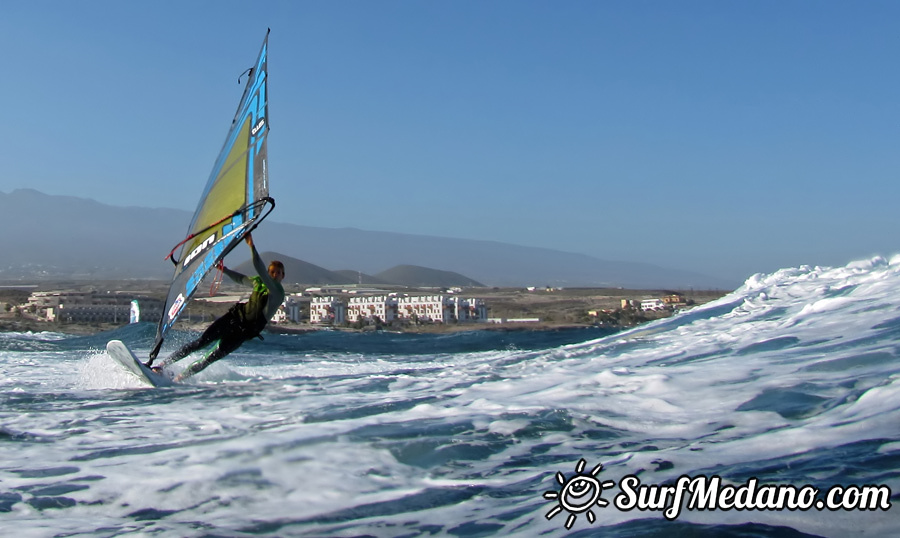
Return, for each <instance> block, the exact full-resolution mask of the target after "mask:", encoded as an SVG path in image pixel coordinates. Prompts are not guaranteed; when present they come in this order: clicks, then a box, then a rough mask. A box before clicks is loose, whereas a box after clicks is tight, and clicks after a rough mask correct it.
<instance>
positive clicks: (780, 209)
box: [0, 0, 900, 282]
mask: <svg viewBox="0 0 900 538" xmlns="http://www.w3.org/2000/svg"><path fill="white" fill-rule="evenodd" d="M898 24H900V3H897V2H863V3H857V2H828V1H819V0H817V1H788V2H785V1H754V2H737V1H734V2H730V1H727V2H722V1H712V0H711V1H705V2H690V1H680V2H669V1H662V0H660V1H629V2H602V1H583V2H549V1H548V2H530V1H521V0H516V1H487V2H483V1H454V2H425V1H391V2H361V1H360V2H302V1H285V2H271V1H260V0H256V1H253V2H229V1H202V2H201V1H184V2H182V1H178V2H175V1H172V2H169V1H160V2H119V1H108V2H107V1H102V2H101V1H82V2H64V1H42V0H36V1H29V2H20V3H18V4H12V3H7V4H4V8H3V16H2V17H0V50H2V51H3V72H4V74H3V84H2V85H0V97H2V99H3V102H5V103H6V104H7V107H6V114H5V115H6V118H5V121H4V125H5V126H6V129H3V130H2V132H0V146H2V148H3V149H2V150H0V170H2V171H0V191H2V192H10V191H12V190H14V189H16V188H22V187H31V188H35V189H38V190H40V191H43V192H45V193H48V194H64V195H75V196H81V197H86V198H93V199H95V200H98V201H100V202H104V203H108V204H113V205H134V206H145V207H171V208H179V209H185V210H189V211H192V210H193V208H194V205H195V203H196V199H197V197H198V195H199V193H200V192H201V191H202V189H203V187H204V185H205V183H206V178H207V176H208V174H209V171H210V168H211V167H212V163H213V160H214V159H215V157H216V154H217V153H218V151H219V148H220V146H221V144H222V141H223V140H224V137H225V134H226V131H227V129H228V125H229V123H230V121H231V118H232V115H233V113H234V109H235V107H236V106H237V101H238V99H239V98H240V94H241V90H242V88H241V87H240V86H239V85H238V84H237V77H238V75H239V74H240V73H241V72H243V71H244V70H245V69H246V68H247V67H249V66H250V65H251V64H252V62H253V61H254V59H255V57H256V54H257V52H258V50H259V46H260V44H261V41H262V39H263V37H264V36H265V32H266V28H271V29H272V33H271V35H270V38H269V44H270V52H269V71H270V74H269V81H270V94H269V106H270V109H269V112H270V125H271V133H270V136H269V166H270V172H271V192H272V195H273V196H274V197H275V198H276V200H277V202H278V207H277V209H276V211H275V213H274V214H273V215H272V217H271V218H272V219H273V220H278V221H282V222H292V223H297V224H306V225H312V226H323V227H330V228H340V227H356V228H361V229H365V230H379V231H394V232H403V233H413V234H424V235H435V236H444V237H459V238H470V239H488V240H496V241H502V242H508V243H515V244H521V245H528V246H540V247H550V248H555V249H559V250H564V251H569V252H580V253H584V254H589V255H592V256H595V257H598V258H601V259H607V260H621V261H637V262H648V263H654V264H657V265H660V266H663V267H672V268H678V269H687V270H693V271H698V272H702V273H705V274H709V275H713V276H718V277H721V278H727V279H731V280H733V281H735V282H740V281H742V280H743V279H745V278H746V277H747V276H749V275H751V274H753V273H756V272H769V271H773V270H776V269H779V268H782V267H791V266H797V265H801V264H810V265H843V264H845V263H847V262H849V261H852V260H855V259H861V258H865V257H869V256H872V255H876V254H880V255H884V256H890V255H893V254H895V253H898V252H900V240H898V234H897V230H898V223H900V222H898V221H900V217H898V214H900V212H898V209H897V205H898V200H900V192H898V191H900V188H898V172H900V152H898V148H900V127H898V126H900V106H898V104H900V99H898V89H900V75H898V69H897V66H898V65H900V32H897V27H898ZM265 248H266V249H270V250H277V248H278V247H277V245H266V246H265ZM301 257H302V256H301Z"/></svg>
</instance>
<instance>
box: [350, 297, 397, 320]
mask: <svg viewBox="0 0 900 538" xmlns="http://www.w3.org/2000/svg"><path fill="white" fill-rule="evenodd" d="M376 317H377V318H378V319H380V320H381V321H382V322H384V323H390V322H392V321H394V320H395V319H397V298H396V297H391V296H388V295H368V296H364V297H351V298H350V301H349V302H348V304H347V321H348V322H350V323H354V322H356V321H359V320H371V319H375V318H376Z"/></svg>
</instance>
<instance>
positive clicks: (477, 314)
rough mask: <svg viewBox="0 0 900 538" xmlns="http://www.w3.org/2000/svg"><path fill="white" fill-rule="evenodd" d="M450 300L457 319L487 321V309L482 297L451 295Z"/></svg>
mask: <svg viewBox="0 0 900 538" xmlns="http://www.w3.org/2000/svg"><path fill="white" fill-rule="evenodd" d="M450 301H451V304H453V313H454V316H456V320H457V321H459V322H466V321H487V317H488V311H487V305H486V304H484V299H475V298H474V297H470V298H467V299H464V298H462V297H451V298H450Z"/></svg>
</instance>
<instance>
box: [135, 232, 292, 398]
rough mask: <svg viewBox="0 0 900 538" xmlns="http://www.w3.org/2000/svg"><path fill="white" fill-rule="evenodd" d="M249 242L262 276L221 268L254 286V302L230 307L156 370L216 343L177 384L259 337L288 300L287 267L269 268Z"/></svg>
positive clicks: (272, 265)
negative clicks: (285, 282)
mask: <svg viewBox="0 0 900 538" xmlns="http://www.w3.org/2000/svg"><path fill="white" fill-rule="evenodd" d="M245 241H246V242H247V245H249V246H250V252H251V254H252V258H253V267H254V268H255V269H256V272H257V273H259V276H253V277H247V276H245V275H242V274H241V273H238V272H237V271H232V270H231V269H228V268H227V267H225V266H224V265H222V266H221V267H222V270H223V271H224V273H225V274H226V275H228V277H229V278H230V279H232V280H234V281H235V282H237V283H238V284H244V285H247V286H251V287H253V293H251V294H250V299H248V300H247V302H246V303H237V304H235V305H233V306H232V307H231V308H229V309H228V312H226V313H225V314H224V315H223V316H222V317H220V318H219V319H217V320H216V321H214V322H212V324H211V325H210V326H209V327H207V328H206V330H205V331H203V334H201V335H200V338H197V339H196V340H194V341H193V342H188V343H187V344H185V345H184V346H183V347H182V348H181V349H179V350H178V351H176V352H175V353H173V354H171V355H169V356H168V357H167V358H166V359H165V360H164V361H162V363H160V364H159V365H158V366H156V367H154V368H153V370H154V371H155V372H157V373H160V372H162V369H163V368H164V367H165V366H166V365H169V364H172V363H173V362H176V361H179V360H181V359H183V358H185V357H187V356H188V355H190V354H191V353H193V352H195V351H197V350H198V349H201V348H204V347H206V346H208V345H209V344H211V343H212V342H216V347H215V348H214V349H213V350H212V351H211V352H210V353H209V354H207V355H206V357H204V358H202V359H200V360H198V361H196V362H195V363H193V364H191V365H190V366H189V367H188V368H187V369H185V371H184V372H182V373H181V374H179V375H178V376H177V377H176V378H175V381H181V380H183V379H185V378H188V377H190V376H192V375H194V374H196V373H197V372H200V371H201V370H203V369H204V368H206V367H207V366H209V365H210V364H212V363H214V362H216V361H217V360H219V359H221V358H222V357H224V356H226V355H228V354H229V353H231V352H232V351H234V350H235V349H237V348H239V347H240V346H241V344H243V343H244V342H246V341H247V340H251V339H253V338H255V337H257V336H259V333H260V332H262V330H263V328H265V326H266V323H268V322H269V320H270V319H272V316H273V315H275V312H276V311H277V310H278V307H279V306H281V303H282V302H283V301H284V287H282V285H281V281H282V280H283V279H284V264H283V263H281V262H279V261H273V262H272V263H270V264H269V267H268V268H266V266H265V264H264V263H263V261H262V258H260V257H259V253H257V252H256V247H255V246H253V238H252V237H251V236H250V234H247V237H246V238H245Z"/></svg>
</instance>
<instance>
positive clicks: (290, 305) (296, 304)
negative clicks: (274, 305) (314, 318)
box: [272, 295, 301, 323]
mask: <svg viewBox="0 0 900 538" xmlns="http://www.w3.org/2000/svg"><path fill="white" fill-rule="evenodd" d="M300 304H301V300H300V297H298V296H296V295H288V296H287V297H285V298H284V302H283V303H281V306H279V307H278V310H277V311H275V315H274V316H272V323H285V322H287V321H293V322H294V323H297V322H299V321H300V315H301V314H300V312H301V309H300Z"/></svg>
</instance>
